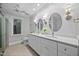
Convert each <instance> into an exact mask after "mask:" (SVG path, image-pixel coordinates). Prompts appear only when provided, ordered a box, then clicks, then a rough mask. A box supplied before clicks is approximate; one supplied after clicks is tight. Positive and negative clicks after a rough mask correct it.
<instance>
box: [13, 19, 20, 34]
mask: <svg viewBox="0 0 79 59" xmlns="http://www.w3.org/2000/svg"><path fill="white" fill-rule="evenodd" d="M13 34H21V20H20V19H14V25H13Z"/></svg>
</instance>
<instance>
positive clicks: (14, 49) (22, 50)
mask: <svg viewBox="0 0 79 59" xmlns="http://www.w3.org/2000/svg"><path fill="white" fill-rule="evenodd" d="M4 56H34V55H33V53H32V51H30V49H29V48H28V47H27V46H25V45H23V44H16V45H13V46H10V47H8V48H7V49H6V51H5V53H4Z"/></svg>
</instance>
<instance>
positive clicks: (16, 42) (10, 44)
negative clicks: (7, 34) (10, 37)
mask: <svg viewBox="0 0 79 59" xmlns="http://www.w3.org/2000/svg"><path fill="white" fill-rule="evenodd" d="M21 42H23V40H18V41H15V42H10V43H9V46H12V45H15V44H19V43H21Z"/></svg>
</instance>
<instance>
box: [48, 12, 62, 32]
mask: <svg viewBox="0 0 79 59" xmlns="http://www.w3.org/2000/svg"><path fill="white" fill-rule="evenodd" d="M61 26H62V18H61V16H60V14H58V13H53V14H52V15H51V16H50V19H49V27H50V29H51V31H54V32H57V31H59V29H60V28H61Z"/></svg>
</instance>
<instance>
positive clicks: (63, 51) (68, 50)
mask: <svg viewBox="0 0 79 59" xmlns="http://www.w3.org/2000/svg"><path fill="white" fill-rule="evenodd" d="M58 55H59V56H63V55H64V56H77V55H78V47H74V46H70V45H66V44H61V43H58Z"/></svg>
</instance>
